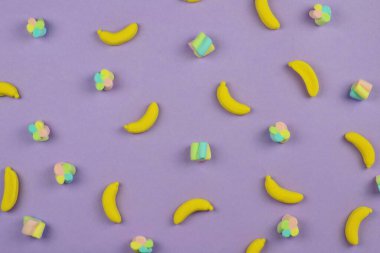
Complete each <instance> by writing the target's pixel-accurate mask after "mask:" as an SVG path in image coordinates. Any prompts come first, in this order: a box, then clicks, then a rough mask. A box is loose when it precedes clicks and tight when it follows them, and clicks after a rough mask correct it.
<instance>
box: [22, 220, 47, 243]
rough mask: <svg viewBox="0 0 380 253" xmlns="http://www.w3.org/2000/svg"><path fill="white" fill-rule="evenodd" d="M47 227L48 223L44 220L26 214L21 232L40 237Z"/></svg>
mask: <svg viewBox="0 0 380 253" xmlns="http://www.w3.org/2000/svg"><path fill="white" fill-rule="evenodd" d="M45 227H46V224H45V222H43V221H42V220H40V219H37V218H34V217H31V216H24V219H23V227H22V231H21V232H22V233H23V234H24V235H27V236H31V237H34V238H36V239H40V238H41V237H42V235H43V233H44V230H45Z"/></svg>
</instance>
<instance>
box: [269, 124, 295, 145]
mask: <svg viewBox="0 0 380 253" xmlns="http://www.w3.org/2000/svg"><path fill="white" fill-rule="evenodd" d="M269 135H270V138H271V139H272V141H274V142H277V143H285V142H287V141H288V140H289V139H290V132H289V130H288V127H287V125H286V124H285V123H284V122H281V121H278V122H276V123H275V124H274V125H272V126H270V127H269Z"/></svg>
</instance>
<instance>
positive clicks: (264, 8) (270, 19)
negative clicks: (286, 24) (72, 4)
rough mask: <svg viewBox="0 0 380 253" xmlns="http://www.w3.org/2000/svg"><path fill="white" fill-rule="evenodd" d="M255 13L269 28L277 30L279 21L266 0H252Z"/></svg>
mask: <svg viewBox="0 0 380 253" xmlns="http://www.w3.org/2000/svg"><path fill="white" fill-rule="evenodd" d="M254 1H255V6H256V11H257V14H258V15H259V18H260V19H261V22H263V24H264V25H265V26H266V27H267V28H268V29H271V30H277V29H279V28H280V26H281V25H280V22H278V19H277V18H276V16H275V15H274V14H273V12H272V10H271V8H270V6H269V3H268V0H254Z"/></svg>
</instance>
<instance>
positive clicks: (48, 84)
mask: <svg viewBox="0 0 380 253" xmlns="http://www.w3.org/2000/svg"><path fill="white" fill-rule="evenodd" d="M314 3H315V1H306V0H291V1H276V0H273V1H271V6H272V9H273V11H274V12H275V14H276V15H277V17H278V18H279V20H280V21H281V25H282V27H281V29H280V30H278V31H270V30H267V29H266V28H265V27H264V26H263V24H262V23H261V22H260V21H259V19H258V17H257V14H256V11H255V9H254V6H253V4H252V0H242V1H233V0H204V1H202V2H200V3H197V4H187V3H184V2H182V1H180V0H123V1H122V0H120V1H116V0H115V1H105V0H92V1H75V0H65V1H42V0H40V1H20V0H19V1H11V0H7V1H2V2H1V4H0V16H1V20H2V21H1V26H0V34H1V36H0V45H1V47H0V79H1V80H5V81H10V82H13V83H14V84H15V85H17V86H18V87H19V89H20V91H21V94H22V99H21V100H12V99H9V98H0V104H1V106H0V118H1V120H0V121H1V124H0V129H1V131H0V139H1V141H0V167H1V168H4V167H5V166H7V165H10V166H12V167H13V168H14V169H15V170H16V171H17V172H18V174H19V176H20V180H21V192H20V198H19V202H18V203H17V206H16V207H15V209H14V210H13V211H11V212H10V213H0V245H1V247H2V248H1V251H2V252H7V253H16V252H17V253H21V252H55V253H61V252H72V253H75V252H78V253H79V252H114V253H119V252H120V253H122V252H130V249H129V246H128V244H129V241H130V239H131V238H132V237H134V236H136V235H139V234H142V235H146V236H148V237H151V238H153V239H154V240H155V242H156V243H157V247H156V248H155V252H165V253H177V252H181V253H193V252H212V253H214V252H244V250H245V248H246V246H247V245H248V244H249V242H250V241H251V240H253V239H254V238H257V237H267V238H268V240H269V243H268V244H267V248H266V249H265V252H271V253H276V252H277V253H279V252H281V253H284V252H309V253H317V252H375V251H377V249H378V240H379V236H380V215H379V214H378V211H379V210H380V204H379V198H380V194H379V193H377V192H376V186H375V183H374V176H375V175H376V174H377V173H379V172H378V171H379V170H378V167H379V165H378V164H379V163H376V164H375V166H374V168H372V169H370V170H365V169H363V168H364V165H363V163H362V161H361V158H360V155H359V153H358V152H357V151H356V150H355V149H354V148H353V147H352V146H351V145H349V144H348V143H346V142H345V141H344V139H343V134H344V133H345V132H346V131H351V130H353V131H358V132H360V133H363V134H364V135H365V136H367V137H368V138H369V139H370V140H372V141H373V143H374V145H375V148H377V149H378V150H379V149H380V131H379V124H380V118H379V117H378V115H379V105H380V96H379V89H378V86H377V87H376V84H379V83H380V77H379V66H380V57H379V56H380V47H379V43H380V33H379V25H380V19H379V16H378V11H379V9H380V2H379V1H377V0H367V1H355V0H350V1H347V0H346V1H329V2H328V4H329V5H330V6H331V7H332V11H333V20H332V22H331V23H330V24H328V25H326V26H324V27H317V26H315V25H314V24H313V22H312V20H311V19H310V18H308V16H307V13H308V11H309V9H310V8H311V7H312V6H313V4H314ZM30 16H32V17H43V18H45V20H46V21H47V24H48V34H47V36H46V37H45V38H43V39H33V38H32V37H30V36H29V35H28V34H27V32H26V30H25V25H26V22H27V19H28V17H30ZM131 22H138V23H139V24H140V31H139V34H138V35H137V37H136V38H135V39H134V40H133V41H132V42H130V43H128V44H125V45H123V46H119V47H109V46H106V45H104V44H102V43H101V42H100V41H99V40H98V39H97V35H96V30H97V29H98V28H103V29H109V30H118V29H120V28H121V27H123V26H124V25H126V24H128V23H131ZM201 31H203V32H205V33H206V34H208V35H209V36H210V37H211V38H212V39H213V40H214V42H215V45H216V48H217V49H216V51H215V52H214V53H212V54H211V55H210V56H208V57H206V58H204V59H197V58H196V57H195V56H194V55H193V54H192V52H191V50H190V49H189V48H188V46H187V42H188V41H189V40H191V39H192V38H194V37H195V36H196V34H197V33H199V32H201ZM294 59H303V60H306V61H308V62H310V63H311V64H312V66H313V67H314V68H315V70H316V72H317V74H318V76H319V80H320V85H321V88H320V93H319V95H318V97H316V98H313V99H311V98H309V97H308V96H307V95H306V92H305V89H304V87H303V84H302V81H301V79H300V78H299V77H298V76H297V75H296V74H295V73H294V72H293V71H292V70H290V69H289V68H288V67H287V65H286V64H287V62H288V61H291V60H294ZM103 67H105V68H108V69H110V70H112V71H114V73H115V76H116V79H115V87H114V89H113V90H111V91H109V92H98V91H96V90H95V87H94V84H93V81H92V76H93V74H94V73H95V72H96V71H98V70H100V69H101V68H103ZM359 78H364V79H366V80H368V81H370V82H372V83H374V84H375V87H374V90H373V92H372V94H371V96H370V98H369V100H368V101H366V102H356V101H353V100H351V99H349V98H348V97H347V94H348V90H349V87H350V85H351V84H352V83H353V82H354V81H356V80H357V79H359ZM221 80H226V81H227V82H228V83H229V84H230V88H231V90H232V93H233V95H234V96H235V97H236V98H237V99H239V100H241V101H243V102H245V103H248V104H250V105H251V106H252V107H253V112H252V113H251V114H249V115H247V116H244V117H238V116H234V115H231V114H228V113H227V112H226V111H224V110H223V109H222V108H221V107H220V106H219V105H218V102H217V100H216V95H215V91H216V87H217V85H218V83H219V82H220V81H221ZM151 101H157V102H158V103H159V105H160V109H161V114H160V117H159V120H158V122H157V124H156V125H155V126H154V128H153V129H151V131H149V132H147V133H144V134H141V135H131V134H128V133H126V132H124V130H123V129H122V126H123V124H125V123H127V122H129V121H133V120H135V119H137V118H139V117H140V115H141V114H142V113H143V112H144V110H145V108H146V107H147V105H148V104H149V103H150V102H151ZM37 119H42V120H44V121H46V123H47V124H48V125H49V126H50V127H51V129H52V136H51V140H49V141H48V142H46V143H36V142H34V141H33V140H32V138H31V136H30V135H29V134H28V132H27V125H28V124H29V123H31V122H33V121H35V120H37ZM278 120H283V121H284V122H286V123H287V124H288V126H289V128H290V130H291V133H292V138H291V140H290V141H289V142H288V143H287V144H285V145H277V144H274V143H272V142H271V141H270V140H269V137H268V133H267V127H268V126H269V125H270V124H272V123H274V122H275V121H278ZM199 140H204V141H208V142H209V143H210V144H211V148H212V154H213V158H212V160H211V161H209V162H206V163H202V164H199V163H193V162H190V161H189V145H190V143H191V142H193V141H199ZM59 161H67V162H71V163H73V164H75V165H76V166H77V167H78V173H77V175H76V177H75V179H74V182H73V183H72V184H71V185H64V186H59V185H58V184H57V183H56V182H55V179H54V174H53V166H54V164H55V163H56V162H59ZM266 174H270V175H272V176H273V177H274V178H275V179H277V180H278V181H279V182H280V184H282V185H283V186H286V187H288V188H291V189H294V190H298V191H300V192H302V193H304V194H305V196H306V197H305V200H304V201H303V202H302V203H300V204H298V205H294V206H289V205H284V204H280V203H277V202H275V201H274V200H272V199H270V198H269V197H268V196H267V195H266V193H265V191H264V188H263V178H264V176H265V175H266ZM113 181H120V182H121V187H120V191H119V195H118V206H119V208H120V211H121V213H122V217H123V219H124V222H123V223H122V224H121V225H115V224H112V223H110V222H109V221H108V219H107V218H106V217H105V215H104V213H103V210H102V206H101V201H100V199H101V193H102V191H103V189H104V187H105V186H106V185H107V184H108V183H111V182H113ZM0 186H1V188H2V182H1V183H0ZM193 197H203V198H207V199H209V200H210V201H211V202H212V203H213V204H214V205H215V208H216V210H215V212H212V213H203V214H199V215H195V216H192V217H190V218H189V219H188V220H187V221H186V222H185V223H183V224H182V225H180V226H174V225H173V224H172V222H171V219H172V213H173V211H174V210H175V208H176V207H177V206H178V205H179V204H180V203H181V202H183V201H185V200H187V199H189V198H193ZM358 205H368V206H371V207H373V208H374V210H375V212H374V214H373V215H371V216H370V217H369V218H368V219H367V221H365V223H364V224H363V226H362V229H361V244H360V246H359V247H355V248H354V247H349V246H348V244H347V243H346V241H345V238H344V223H345V220H346V217H347V215H348V214H349V212H350V211H351V210H352V209H353V208H355V207H357V206H358ZM286 213H290V214H292V215H295V216H296V217H298V219H299V222H300V229H301V234H300V235H299V236H298V237H297V238H294V239H291V240H284V239H281V238H280V236H279V235H278V234H277V233H276V225H277V223H278V221H279V220H280V219H281V217H282V215H284V214H286ZM24 215H32V216H36V217H39V218H41V219H43V220H45V221H46V222H47V225H48V228H47V230H46V234H45V235H44V238H43V239H41V240H34V239H32V238H29V237H26V236H23V235H22V234H21V228H22V216H24Z"/></svg>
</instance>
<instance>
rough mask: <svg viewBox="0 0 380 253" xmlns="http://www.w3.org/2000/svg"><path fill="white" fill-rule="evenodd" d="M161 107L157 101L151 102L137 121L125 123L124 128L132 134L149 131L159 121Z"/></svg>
mask: <svg viewBox="0 0 380 253" xmlns="http://www.w3.org/2000/svg"><path fill="white" fill-rule="evenodd" d="M159 113H160V109H159V107H158V104H157V103H156V102H152V103H150V105H149V106H148V109H146V111H145V114H144V115H143V116H142V117H141V118H140V119H139V120H137V121H135V122H131V123H129V124H126V125H124V129H125V130H126V131H127V132H129V133H132V134H139V133H144V132H146V131H148V130H149V129H150V128H152V126H154V124H155V123H156V121H157V118H158V115H159Z"/></svg>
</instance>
